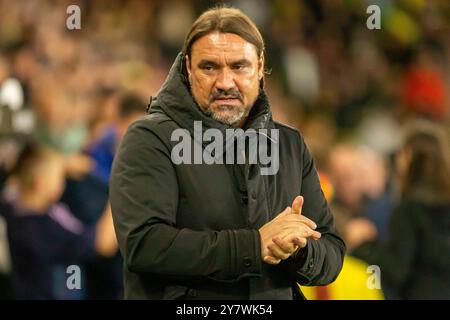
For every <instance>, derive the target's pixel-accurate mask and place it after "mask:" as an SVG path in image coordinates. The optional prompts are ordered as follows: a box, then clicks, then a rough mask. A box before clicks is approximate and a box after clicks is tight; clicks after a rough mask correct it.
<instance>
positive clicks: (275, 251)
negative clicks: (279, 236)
mask: <svg viewBox="0 0 450 320" xmlns="http://www.w3.org/2000/svg"><path fill="white" fill-rule="evenodd" d="M267 249H269V252H270V254H271V255H272V256H273V257H274V258H276V259H281V260H286V259H287V258H289V257H290V255H291V254H290V253H286V252H284V251H283V250H281V248H280V247H278V246H277V245H276V244H275V243H271V244H269V245H268V246H267Z"/></svg>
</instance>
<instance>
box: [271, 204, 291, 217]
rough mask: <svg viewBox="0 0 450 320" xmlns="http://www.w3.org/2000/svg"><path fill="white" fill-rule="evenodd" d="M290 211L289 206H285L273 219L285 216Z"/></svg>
mask: <svg viewBox="0 0 450 320" xmlns="http://www.w3.org/2000/svg"><path fill="white" fill-rule="evenodd" d="M290 213H291V207H289V206H287V207H286V209H284V210H283V211H282V212H281V213H280V214H279V215H278V216H276V217H275V219H279V218H282V217H285V216H287V215H288V214H290Z"/></svg>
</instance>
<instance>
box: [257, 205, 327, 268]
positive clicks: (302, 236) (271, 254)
mask: <svg viewBox="0 0 450 320" xmlns="http://www.w3.org/2000/svg"><path fill="white" fill-rule="evenodd" d="M303 202H304V199H303V197H302V196H297V197H296V198H295V199H294V202H293V203H292V207H287V208H286V209H284V210H283V211H282V212H281V213H280V214H279V215H278V216H277V217H275V218H274V219H273V220H271V221H269V222H267V223H266V224H265V225H264V226H262V227H261V228H260V229H259V233H260V236H261V237H260V238H261V258H262V259H263V261H264V262H266V263H269V264H278V263H280V261H281V260H285V259H287V258H289V257H290V256H291V255H293V254H294V253H295V252H296V251H297V250H301V249H302V248H304V247H305V246H306V244H307V242H308V238H312V239H314V240H318V239H319V238H320V237H321V234H320V232H318V231H315V229H316V228H317V225H316V224H315V223H314V221H312V220H310V219H308V218H307V217H305V216H303V215H302V207H303Z"/></svg>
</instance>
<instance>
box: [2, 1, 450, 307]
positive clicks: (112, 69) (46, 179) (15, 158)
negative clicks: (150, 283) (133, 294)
mask: <svg viewBox="0 0 450 320" xmlns="http://www.w3.org/2000/svg"><path fill="white" fill-rule="evenodd" d="M220 3H222V2H218V1H193V0H190V1H189V0H188V1H184V0H164V1H162V0H154V1H140V0H130V1H106V0H104V1H103V0H101V1H88V0H85V1H81V0H78V1H72V0H71V1H52V0H39V1H26V0H18V1H6V0H0V189H1V193H2V196H1V201H0V298H19V299H21V298H22V299H28V298H35V299H40V298H41V299H42V298H43V299H120V298H121V296H122V278H121V277H122V276H121V274H122V273H121V267H122V263H121V257H120V254H119V253H118V252H117V244H116V242H115V237H114V230H113V227H112V223H111V218H110V208H109V204H108V181H109V173H110V169H111V164H112V161H113V158H114V153H115V150H116V147H117V145H118V143H119V142H120V139H121V137H122V136H123V134H124V132H125V131H126V129H127V127H128V125H129V124H130V123H132V122H133V121H134V120H135V119H137V118H139V117H140V116H142V115H144V114H145V107H146V104H147V102H148V99H149V97H150V96H151V95H156V94H157V92H158V89H159V87H160V86H161V84H162V83H163V81H164V79H165V77H166V75H167V73H168V70H169V68H170V66H171V64H172V62H173V60H174V58H175V57H176V55H177V53H178V51H179V50H180V48H181V45H182V42H183V40H184V36H185V33H186V31H187V30H188V29H189V27H190V25H191V23H192V22H193V21H194V20H195V18H196V17H197V16H198V15H199V14H200V13H201V12H202V11H203V10H204V9H206V8H208V7H211V6H213V5H217V4H220ZM226 3H227V4H230V5H233V6H235V7H237V8H240V9H241V10H243V11H244V12H245V13H246V14H248V15H249V16H250V17H251V18H252V19H253V20H254V21H255V23H256V24H257V26H258V27H259V28H260V30H261V32H262V34H263V36H264V38H265V41H266V67H267V77H266V79H267V80H266V90H267V92H268V95H269V98H270V101H271V108H272V112H273V116H274V118H275V120H278V121H280V122H283V123H286V124H288V125H290V126H292V127H296V128H298V129H299V130H300V131H301V132H302V134H303V135H304V136H305V139H306V141H307V144H308V146H309V147H310V149H311V152H312V154H313V156H314V159H315V161H316V163H315V164H316V167H317V169H318V171H319V173H320V179H321V183H322V188H323V191H324V193H325V196H326V197H327V199H328V201H329V203H330V204H331V207H332V209H333V213H334V216H335V220H336V227H337V228H338V231H339V232H340V233H341V234H342V236H343V237H344V239H345V241H346V243H347V246H348V257H347V258H346V262H345V264H344V269H345V270H343V272H342V275H341V277H340V278H338V281H336V283H335V284H333V285H331V286H328V287H325V288H305V292H307V296H308V297H309V298H312V299H347V298H355V299H364V298H369V299H376V298H383V297H384V298H393V299H394V298H421V297H425V298H427V297H437V298H446V299H450V291H449V288H450V260H449V259H450V254H449V253H450V185H449V181H450V165H449V163H448V162H449V161H450V160H449V155H448V151H449V149H450V148H449V147H448V140H449V137H450V93H449V92H450V90H449V89H450V36H449V35H450V2H448V1H444V0H442V1H439V0H436V1H427V0H398V1H395V0H373V1H369V0H361V1H326V0H298V1H282V0H236V1H227V2H226ZM72 4H77V5H78V6H79V7H80V9H81V29H79V30H77V29H75V30H68V29H67V27H66V19H67V18H68V16H69V15H70V14H67V13H66V9H67V7H68V6H69V5H72ZM371 4H376V5H378V6H379V7H380V9H381V29H380V30H377V29H375V30H369V29H368V28H367V26H366V20H367V18H368V17H369V14H368V13H366V9H367V7H368V6H369V5H371ZM69 265H79V266H80V269H81V270H82V272H81V275H82V280H81V289H80V290H68V289H67V285H66V279H67V277H68V274H67V273H66V271H67V266H69ZM368 265H378V266H379V267H380V270H381V282H382V290H378V291H376V292H375V293H374V292H373V291H371V290H370V289H367V283H366V282H365V279H367V273H366V268H367V266H368ZM349 270H350V271H349ZM413 274H414V275H415V277H414V279H415V280H411V279H412V275H413ZM361 275H362V276H361ZM355 279H362V280H360V281H357V282H356V281H355ZM361 288H362V289H361Z"/></svg>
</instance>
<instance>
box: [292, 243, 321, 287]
mask: <svg viewBox="0 0 450 320" xmlns="http://www.w3.org/2000/svg"><path fill="white" fill-rule="evenodd" d="M315 242H316V241H314V240H308V242H307V244H306V247H304V248H302V249H300V250H299V251H298V252H297V254H296V255H295V257H293V258H294V263H295V264H296V265H297V275H298V278H299V279H300V281H299V282H300V284H302V285H308V284H309V283H311V281H312V280H313V278H314V275H315V269H316V261H315V260H316V259H315V246H316V245H317V243H315Z"/></svg>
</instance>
